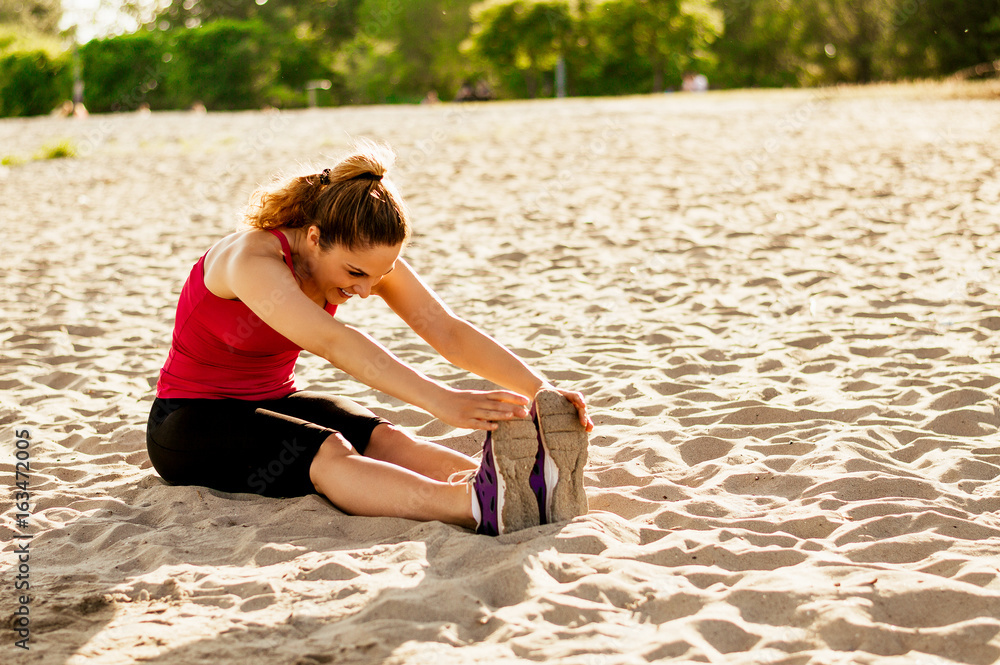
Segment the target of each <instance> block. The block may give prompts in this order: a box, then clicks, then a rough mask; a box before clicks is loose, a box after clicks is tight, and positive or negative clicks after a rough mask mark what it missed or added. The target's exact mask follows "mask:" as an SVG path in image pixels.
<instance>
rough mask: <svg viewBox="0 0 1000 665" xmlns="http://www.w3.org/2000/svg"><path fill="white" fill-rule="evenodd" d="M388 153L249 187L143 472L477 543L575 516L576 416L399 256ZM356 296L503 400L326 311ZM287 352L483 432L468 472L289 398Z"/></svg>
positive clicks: (215, 252)
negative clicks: (391, 314) (469, 533)
mask: <svg viewBox="0 0 1000 665" xmlns="http://www.w3.org/2000/svg"><path fill="white" fill-rule="evenodd" d="M393 157H394V156H393V154H392V152H391V151H390V150H388V148H384V147H379V146H375V145H364V146H361V147H359V148H358V149H357V151H356V152H355V153H354V154H352V155H350V156H348V157H346V158H345V159H343V160H341V161H340V162H339V163H338V164H337V165H336V166H334V167H333V168H332V169H324V170H323V172H322V173H318V174H315V175H308V176H303V177H295V178H289V179H286V180H284V181H279V182H277V183H275V184H274V185H272V186H271V187H269V188H266V189H263V190H260V191H258V192H255V193H254V195H253V196H252V197H251V205H250V207H249V208H248V212H247V220H246V221H247V222H248V224H249V226H250V227H251V228H250V229H248V230H245V231H239V232H237V233H234V234H232V235H230V236H227V237H226V238H224V239H222V240H221V241H219V242H218V243H217V244H216V245H215V246H214V247H212V248H211V249H210V250H209V251H208V252H207V253H206V254H205V255H204V256H202V257H201V259H200V260H199V261H198V262H197V263H196V264H195V266H194V268H193V269H192V271H191V274H190V276H189V277H188V280H187V282H186V283H185V284H184V287H183V289H182V291H181V295H180V300H179V302H178V306H177V319H176V323H175V327H174V334H173V339H172V343H171V348H170V352H169V354H168V357H167V360H166V363H165V364H164V366H163V369H162V370H161V372H160V378H159V382H158V383H157V390H156V400H155V401H154V403H153V407H152V409H151V411H150V417H149V423H148V428H147V436H146V440H147V449H148V451H149V456H150V460H151V461H152V463H153V467H154V468H155V469H156V471H157V472H158V473H159V474H160V476H161V477H163V479H164V480H166V481H167V482H170V483H173V484H193V485H204V486H208V487H213V488H215V489H218V490H222V491H227V492H254V493H257V494H262V495H266V496H301V495H304V494H309V493H313V492H318V493H320V494H323V495H324V496H326V497H327V498H328V499H329V500H330V501H331V502H332V503H333V504H334V505H335V506H337V507H338V508H340V509H341V510H343V511H345V512H347V513H350V514H353V515H371V516H396V517H407V518H410V519H417V520H440V521H442V522H448V523H451V524H456V525H461V526H465V527H469V528H474V529H476V530H477V531H479V532H480V533H488V534H492V535H496V534H498V533H503V532H506V531H511V530H514V529H518V528H523V527H527V526H532V525H535V524H539V523H545V522H554V521H561V520H564V519H569V518H572V517H574V516H575V515H578V514H582V513H585V512H586V510H587V507H586V494H585V493H584V491H583V478H582V474H583V465H584V464H585V461H586V445H587V435H586V432H588V431H590V430H591V429H592V428H593V423H592V422H591V420H590V418H589V417H588V416H587V410H586V405H585V403H584V400H583V397H582V396H581V395H580V394H579V393H575V392H570V391H565V390H558V389H555V388H553V387H552V386H550V385H549V384H548V383H547V382H546V381H545V380H544V379H543V378H542V377H541V376H539V375H538V374H537V373H535V372H534V371H532V370H531V369H530V368H529V367H528V366H527V365H525V364H524V363H523V362H522V361H521V360H519V359H518V358H517V357H515V356H514V355H513V354H512V353H511V352H510V351H508V350H507V349H506V348H504V347H503V346H502V345H501V344H499V343H498V342H496V341H495V340H493V339H492V338H491V337H489V336H488V335H486V334H484V333H482V332H480V331H479V330H477V329H476V328H475V327H473V326H472V325H470V324H469V323H467V322H465V321H463V320H462V319H460V318H458V317H456V316H455V315H454V314H453V313H452V312H451V311H450V310H449V309H448V307H447V306H445V305H444V304H443V303H442V302H441V301H440V300H439V299H438V298H437V296H436V295H435V294H434V293H433V292H432V291H431V290H430V289H429V288H428V287H427V286H426V285H425V284H424V283H423V282H422V281H421V279H420V277H419V276H418V275H417V273H416V272H415V271H414V270H413V268H412V267H411V266H410V265H409V264H407V263H406V261H404V260H403V259H402V258H400V252H401V250H402V248H403V245H404V244H405V242H406V240H407V238H408V235H409V226H408V222H407V214H406V210H405V208H404V206H403V203H402V200H401V198H400V196H399V194H398V192H397V191H396V189H395V187H394V186H393V185H392V183H391V182H390V181H389V180H388V179H386V178H384V177H383V176H384V175H385V173H386V169H387V167H388V166H389V165H390V164H391V162H392V159H393ZM370 295H376V296H379V297H380V298H382V299H383V300H385V302H386V303H387V304H388V305H389V307H391V308H392V309H393V310H394V311H395V312H396V313H397V314H398V315H399V316H400V317H401V318H402V319H403V320H404V321H406V323H407V324H408V325H410V327H411V328H413V330H414V331H415V332H416V333H417V334H419V335H420V336H421V337H422V338H423V339H424V340H426V341H427V343H428V344H430V345H431V346H432V347H434V349H436V350H437V351H438V352H439V353H441V355H442V356H443V357H444V358H446V359H447V360H449V361H450V362H452V363H454V364H456V365H458V366H460V367H462V368H464V369H467V370H469V371H471V372H474V373H476V374H478V375H479V376H482V377H483V378H485V379H488V380H490V381H492V382H494V383H496V384H498V385H500V386H503V387H505V388H507V390H491V391H478V390H455V389H452V388H448V387H447V386H445V385H442V384H441V383H439V382H437V381H435V380H433V379H430V378H428V377H427V376H425V375H423V374H421V373H420V372H418V371H416V370H414V369H413V368H411V367H409V366H408V365H406V364H405V363H403V362H402V361H400V360H399V359H398V358H396V357H395V356H393V355H392V354H391V353H390V352H389V351H387V350H386V349H385V348H383V347H382V346H380V345H379V344H378V343H377V342H375V341H374V340H372V339H371V338H370V337H368V336H367V335H366V334H365V333H363V332H361V331H359V330H357V329H356V328H353V327H351V326H348V325H345V324H343V323H341V322H340V321H338V320H337V319H336V318H334V316H333V315H334V313H335V312H336V310H337V308H338V307H339V306H343V305H344V304H345V303H347V302H348V301H349V300H350V299H351V298H353V297H355V296H359V297H361V298H367V297H368V296H370ZM302 349H305V350H307V351H310V352H312V353H314V354H316V355H318V356H321V357H323V358H325V359H326V360H328V361H329V362H330V363H332V364H333V365H334V366H336V367H338V368H340V369H341V370H343V371H345V372H347V373H348V374H350V375H351V376H353V377H355V378H357V379H359V380H361V381H363V382H364V383H366V384H367V385H369V386H371V387H372V388H375V389H377V390H381V391H382V392H385V393H387V394H389V395H393V396H394V397H397V398H399V399H401V400H403V401H406V402H409V403H410V404H413V405H415V406H418V407H420V408H422V409H425V410H426V411H428V412H429V413H431V414H433V415H435V416H436V417H438V418H440V419H441V420H443V421H444V422H446V423H448V424H450V425H454V426H456V427H465V428H476V429H483V430H486V431H487V432H488V434H487V440H486V443H485V444H484V449H483V458H482V462H481V463H477V462H476V461H475V460H473V459H472V458H470V457H467V456H465V455H463V454H461V453H459V452H457V451H454V450H451V449H449V448H446V447H444V446H440V445H437V444H435V443H433V442H427V441H420V440H417V439H414V438H413V437H411V436H410V435H409V434H407V433H406V432H405V431H403V430H402V429H400V428H397V427H395V426H394V425H392V424H391V423H389V422H388V421H386V420H384V419H383V418H380V417H378V416H376V415H375V414H374V413H372V412H371V411H369V410H368V409H365V408H364V407H361V406H360V405H358V404H356V403H354V402H351V401H350V400H347V399H344V398H341V397H335V396H329V395H321V394H316V393H308V392H300V391H297V390H296V389H295V386H294V377H293V375H292V370H293V368H294V365H295V360H296V358H297V357H298V353H299V351H300V350H302ZM529 397H532V398H535V397H537V399H536V400H535V403H534V404H532V402H531V400H529ZM529 406H530V409H529ZM456 478H457V479H456Z"/></svg>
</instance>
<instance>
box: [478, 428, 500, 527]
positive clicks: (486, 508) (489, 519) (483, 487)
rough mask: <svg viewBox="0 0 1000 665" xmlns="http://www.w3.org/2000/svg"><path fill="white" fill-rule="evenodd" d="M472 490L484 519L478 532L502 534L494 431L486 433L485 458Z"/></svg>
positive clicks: (480, 522)
mask: <svg viewBox="0 0 1000 665" xmlns="http://www.w3.org/2000/svg"><path fill="white" fill-rule="evenodd" d="M472 490H473V491H474V492H475V493H476V500H478V501H479V510H480V511H481V512H482V519H481V520H480V521H479V526H478V527H476V533H479V534H482V535H484V536H498V535H500V516H499V506H497V495H498V493H499V487H498V485H497V467H496V460H495V459H494V458H493V436H492V432H487V433H486V441H485V442H484V443H483V460H482V462H480V463H479V470H478V471H476V475H475V477H474V478H473V479H472Z"/></svg>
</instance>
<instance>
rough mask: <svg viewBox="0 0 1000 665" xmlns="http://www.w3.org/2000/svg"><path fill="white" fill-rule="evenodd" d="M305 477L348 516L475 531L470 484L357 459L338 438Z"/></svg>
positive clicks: (334, 436)
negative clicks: (443, 524) (436, 523)
mask: <svg viewBox="0 0 1000 665" xmlns="http://www.w3.org/2000/svg"><path fill="white" fill-rule="evenodd" d="M379 427H382V426H381V425H380V426H379ZM376 429H377V428H376ZM309 478H310V480H312V483H313V485H314V486H315V487H316V490H317V491H318V492H319V493H320V494H322V495H324V496H325V497H326V498H328V499H329V500H330V501H331V502H332V503H333V504H334V505H335V506H337V507H338V508H340V509H341V510H343V511H344V512H346V513H349V514H351V515H366V516H370V517H405V518H408V519H413V520H421V521H431V520H438V521H441V522H446V523H448V524H457V525H459V526H464V527H467V528H470V529H474V528H476V522H475V519H473V517H472V494H471V486H470V485H469V483H448V482H443V481H440V480H435V479H433V478H430V477H427V476H424V475H421V474H420V473H418V472H415V471H412V470H410V469H406V468H403V467H402V466H398V465H396V464H392V463H390V462H386V461H383V460H380V459H373V458H371V457H365V456H362V455H359V454H358V452H357V451H356V450H354V448H353V447H352V446H351V444H350V443H348V442H347V440H346V439H344V437H342V436H341V435H340V434H331V435H330V437H329V438H328V439H327V440H326V441H324V442H323V445H322V446H321V447H320V449H319V451H318V452H317V453H316V457H314V458H313V461H312V466H310V467H309Z"/></svg>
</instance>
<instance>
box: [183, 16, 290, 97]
mask: <svg viewBox="0 0 1000 665" xmlns="http://www.w3.org/2000/svg"><path fill="white" fill-rule="evenodd" d="M270 34H271V33H270V32H269V31H268V29H267V28H266V27H265V26H264V25H263V24H262V23H260V22H259V21H233V20H229V19H219V20H216V21H212V22H211V23H207V24H205V25H203V26H200V27H197V28H192V29H189V30H177V31H174V32H173V33H172V34H171V37H172V45H171V46H170V47H169V48H170V51H172V53H171V63H170V69H169V75H168V83H167V84H168V86H169V87H170V90H171V91H172V92H173V93H174V94H175V95H176V97H175V102H174V103H175V104H176V105H179V106H189V105H190V104H191V103H193V102H194V101H201V102H202V103H204V104H205V106H206V107H208V108H210V109H248V108H259V107H260V106H262V105H264V104H267V103H269V102H268V99H267V93H268V90H269V88H270V86H271V85H272V84H273V82H274V80H275V78H276V76H277V73H278V59H277V58H276V57H275V54H274V50H273V48H274V44H273V42H271V41H270Z"/></svg>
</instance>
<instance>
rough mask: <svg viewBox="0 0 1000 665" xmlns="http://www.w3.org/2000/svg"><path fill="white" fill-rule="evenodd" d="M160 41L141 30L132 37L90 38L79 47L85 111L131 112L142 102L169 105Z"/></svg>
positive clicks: (165, 70)
mask: <svg viewBox="0 0 1000 665" xmlns="http://www.w3.org/2000/svg"><path fill="white" fill-rule="evenodd" d="M162 42H163V39H162V37H161V35H160V34H159V33H155V32H150V31H148V30H142V31H139V32H136V33H134V34H128V35H120V36H118V37H107V38H105V39H92V40H90V41H89V42H87V43H86V44H84V45H83V46H81V47H80V58H81V60H82V62H83V78H84V81H85V82H86V88H85V90H86V99H85V101H86V104H87V108H88V109H90V110H91V111H96V112H108V111H131V110H135V109H136V108H138V107H139V106H140V105H142V104H143V103H147V104H149V105H150V106H152V107H159V108H162V107H164V106H166V105H168V104H169V101H170V100H169V99H168V98H166V96H165V91H164V89H163V87H164V86H163V82H164V80H165V79H166V73H167V66H168V63H166V62H164V59H163V56H164V47H163V43H162Z"/></svg>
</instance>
